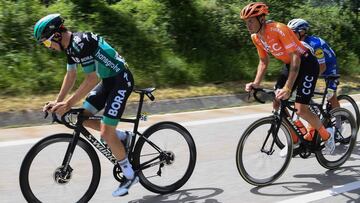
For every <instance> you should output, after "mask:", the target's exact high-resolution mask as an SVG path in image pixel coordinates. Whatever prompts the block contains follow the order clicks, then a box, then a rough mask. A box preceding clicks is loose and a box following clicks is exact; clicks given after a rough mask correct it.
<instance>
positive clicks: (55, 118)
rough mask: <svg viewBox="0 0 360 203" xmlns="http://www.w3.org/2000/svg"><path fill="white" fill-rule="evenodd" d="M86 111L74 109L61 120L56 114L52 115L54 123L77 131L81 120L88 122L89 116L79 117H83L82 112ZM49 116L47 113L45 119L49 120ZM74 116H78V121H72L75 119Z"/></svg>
mask: <svg viewBox="0 0 360 203" xmlns="http://www.w3.org/2000/svg"><path fill="white" fill-rule="evenodd" d="M84 110H85V109H84V108H72V109H70V110H69V111H67V112H66V113H64V114H63V115H62V116H61V118H60V119H59V117H58V115H57V114H56V113H51V117H52V122H53V123H59V124H62V125H65V126H66V127H68V128H71V129H75V128H76V126H77V124H78V122H79V120H81V121H83V120H86V118H88V117H87V116H79V115H82V112H83V111H84ZM48 115H49V112H47V111H45V115H44V119H45V118H47V117H48ZM72 116H76V120H72V119H73V117H72Z"/></svg>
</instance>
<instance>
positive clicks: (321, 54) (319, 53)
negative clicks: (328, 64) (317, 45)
mask: <svg viewBox="0 0 360 203" xmlns="http://www.w3.org/2000/svg"><path fill="white" fill-rule="evenodd" d="M315 56H316V58H318V59H321V58H324V51H323V50H322V49H316V50H315Z"/></svg>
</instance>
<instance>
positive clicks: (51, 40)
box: [34, 14, 139, 196]
mask: <svg viewBox="0 0 360 203" xmlns="http://www.w3.org/2000/svg"><path fill="white" fill-rule="evenodd" d="M63 23H64V19H63V18H62V17H61V16H60V14H50V15H47V16H45V17H43V18H41V19H40V20H39V21H38V22H37V23H36V24H35V27H34V37H35V39H36V41H37V42H38V43H42V44H43V45H44V46H45V47H47V48H49V49H52V50H56V51H64V52H65V54H66V56H67V72H66V74H65V77H64V80H63V83H62V86H61V89H60V92H59V94H58V96H57V98H56V100H55V101H51V102H49V103H48V104H46V105H45V106H44V108H43V110H44V111H50V112H55V113H58V114H60V115H62V114H64V113H65V112H67V111H68V110H70V108H71V107H72V106H74V105H75V104H76V103H77V102H79V101H80V100H81V99H82V98H83V97H85V96H86V95H87V94H88V96H87V98H86V100H85V102H84V104H83V107H84V108H85V113H86V114H87V115H94V114H96V113H98V112H99V111H100V110H102V109H104V116H103V119H102V120H101V122H99V121H94V120H91V121H90V120H88V121H86V122H84V125H86V126H88V127H91V128H93V129H95V130H98V131H100V135H101V137H102V139H104V140H105V141H106V143H107V144H108V146H109V147H110V149H111V151H112V153H113V154H114V156H115V157H116V158H117V160H118V164H119V165H120V167H121V169H122V172H123V174H124V176H125V177H126V179H127V180H126V181H124V182H123V183H121V184H120V186H119V187H118V188H117V189H116V190H115V191H114V192H113V193H112V194H113V196H123V195H126V194H128V189H129V188H130V187H131V186H132V185H133V184H135V183H137V182H138V181H139V178H138V177H137V176H136V174H135V173H134V170H133V169H132V166H131V164H130V162H129V160H128V158H127V155H126V150H125V146H124V144H123V143H122V142H121V141H123V142H124V143H125V144H128V143H129V142H130V140H131V136H130V135H129V134H128V133H126V132H124V131H120V130H117V129H116V126H117V124H118V122H119V119H120V117H121V115H122V113H123V111H124V108H125V104H126V101H127V99H128V97H129V95H130V94H131V92H132V89H133V86H134V79H133V76H132V74H131V72H130V70H129V69H128V67H127V65H126V62H125V60H124V59H123V58H122V57H121V56H120V55H119V54H118V53H117V52H116V51H115V50H114V49H113V48H112V47H111V46H110V45H109V44H108V43H107V42H106V41H105V40H104V38H102V37H101V36H98V35H96V34H94V33H91V32H75V33H73V32H70V31H69V30H68V29H67V28H66V27H65V26H64V24H63ZM77 65H81V66H82V68H83V71H84V72H85V73H86V76H85V79H84V81H83V82H82V83H81V85H80V86H79V87H78V89H77V90H76V91H75V93H74V94H72V95H71V96H70V97H68V98H67V99H66V96H67V94H68V93H69V92H70V90H71V89H72V87H73V86H74V83H75V80H76V75H77V73H76V67H77ZM99 80H101V81H100V82H99ZM119 139H120V140H121V141H120V140H119Z"/></svg>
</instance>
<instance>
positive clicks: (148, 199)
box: [129, 188, 224, 203]
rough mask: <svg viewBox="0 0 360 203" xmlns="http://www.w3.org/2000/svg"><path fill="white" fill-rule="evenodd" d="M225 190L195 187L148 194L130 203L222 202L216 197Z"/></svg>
mask: <svg viewBox="0 0 360 203" xmlns="http://www.w3.org/2000/svg"><path fill="white" fill-rule="evenodd" d="M222 192H224V190H222V189H219V188H195V189H188V190H179V191H176V192H173V193H171V194H167V195H153V196H152V195H148V196H144V197H143V198H142V199H137V200H132V201H130V202H129V203H155V202H156V203H185V202H192V201H195V200H204V203H220V202H219V201H218V200H217V199H214V198H212V197H215V196H217V195H219V194H221V193H222Z"/></svg>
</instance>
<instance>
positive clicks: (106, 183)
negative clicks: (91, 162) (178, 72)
mask: <svg viewBox="0 0 360 203" xmlns="http://www.w3.org/2000/svg"><path fill="white" fill-rule="evenodd" d="M270 111H271V107H270V105H255V106H247V107H238V108H226V109H217V110H206V111H198V112H189V113H177V114H165V115H154V116H150V117H149V120H148V121H147V122H143V123H142V124H141V127H142V128H143V129H144V128H146V127H147V126H149V125H151V124H153V123H156V122H158V121H165V120H170V121H175V122H179V123H181V124H183V125H184V126H185V127H186V128H187V129H188V130H189V131H190V133H191V134H192V135H193V138H194V140H195V143H196V147H197V163H196V168H195V170H194V173H193V175H192V176H191V178H190V179H189V181H188V182H187V183H186V184H185V185H184V186H183V187H182V188H180V189H179V190H178V191H177V192H174V193H172V194H169V195H157V194H154V193H151V192H149V191H147V190H146V189H145V188H143V187H142V186H141V185H140V184H137V185H135V186H134V187H133V188H131V190H130V193H129V195H127V196H125V197H119V198H113V197H112V196H111V192H112V191H113V190H114V189H115V188H116V187H117V185H118V183H117V182H116V181H115V180H114V178H113V176H112V165H111V164H110V163H109V162H108V161H107V160H106V159H104V158H102V157H101V158H100V161H101V166H102V175H101V181H100V184H99V187H98V189H97V191H96V193H95V195H94V196H93V198H92V200H91V201H90V202H94V203H97V202H131V203H182V202H191V203H220V202H222V203H239V202H259V203H261V202H264V203H269V202H339V203H340V202H341V203H342V202H360V138H357V146H356V147H355V149H354V151H353V154H352V156H351V157H350V159H349V160H348V161H347V162H346V163H345V164H344V165H343V166H342V167H341V168H339V169H338V170H333V171H330V170H327V169H325V168H323V167H321V166H320V165H319V164H318V162H317V161H316V158H314V157H311V158H309V159H301V158H299V157H296V158H293V159H292V161H291V162H290V165H289V167H288V169H287V170H286V171H285V173H284V174H283V176H282V177H281V178H280V179H278V180H277V181H276V182H275V183H274V184H272V185H270V186H267V187H254V186H252V185H249V184H248V183H246V182H245V181H244V180H243V179H242V178H241V176H240V175H239V173H238V171H237V168H236V163H235V151H236V146H237V144H238V141H239V138H240V136H241V135H242V133H243V132H244V130H245V129H246V128H247V127H248V126H249V125H250V123H252V122H253V121H254V120H256V119H258V118H261V117H264V116H266V115H269V112H270ZM118 127H119V128H120V127H123V128H125V129H131V126H130V125H127V124H123V125H122V124H119V126H118ZM60 132H71V131H69V130H68V129H65V128H64V127H62V126H59V125H44V126H35V127H26V128H12V129H2V130H0V171H1V173H0V202H2V203H7V202H11V203H13V202H16V203H20V202H25V199H24V198H23V196H22V194H21V191H20V187H19V181H18V180H19V177H18V176H19V168H20V165H21V162H22V159H23V158H24V156H25V154H26V153H27V151H28V150H29V149H30V148H31V146H32V145H33V144H34V143H35V142H36V141H37V140H39V139H40V138H42V137H46V136H47V135H50V134H54V133H60ZM40 163H41V164H42V165H43V166H44V169H45V168H46V166H47V162H41V160H40ZM86 169H87V168H80V170H85V171H86ZM43 171H44V170H41V169H40V170H38V173H39V174H41V173H43ZM36 181H39V182H41V183H42V184H44V187H45V189H46V187H47V186H46V184H47V183H46V182H44V180H41V179H40V180H36ZM49 184H50V183H49ZM76 193H77V191H74V195H76ZM52 195H53V194H52V193H51V191H49V196H50V197H51V196H52ZM55 196H56V198H55ZM65 198H66V197H64V196H61V194H60V196H59V194H56V195H55V194H54V198H53V199H52V200H51V202H67V201H66V199H65Z"/></svg>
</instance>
